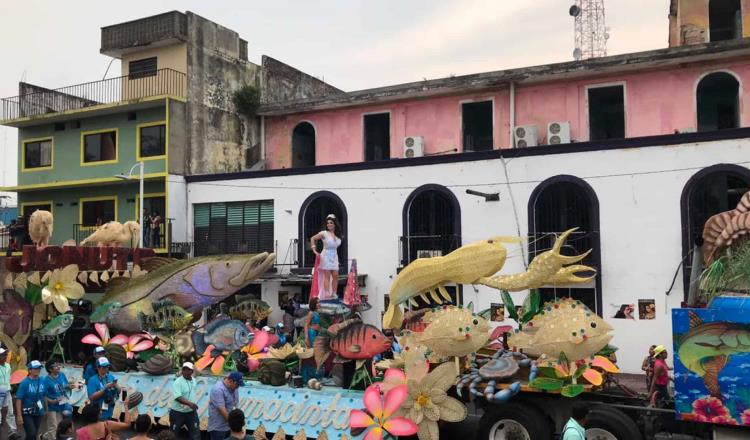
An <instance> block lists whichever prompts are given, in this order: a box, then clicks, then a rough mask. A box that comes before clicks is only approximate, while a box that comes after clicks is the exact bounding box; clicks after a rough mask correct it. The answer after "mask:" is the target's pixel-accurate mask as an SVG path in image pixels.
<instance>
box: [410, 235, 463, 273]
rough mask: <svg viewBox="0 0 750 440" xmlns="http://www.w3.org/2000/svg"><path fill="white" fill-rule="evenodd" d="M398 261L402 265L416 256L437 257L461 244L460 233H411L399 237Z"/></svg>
mask: <svg viewBox="0 0 750 440" xmlns="http://www.w3.org/2000/svg"><path fill="white" fill-rule="evenodd" d="M398 240H399V246H398V250H399V262H400V265H401V267H404V266H406V265H408V264H409V263H411V262H412V261H414V260H416V259H417V258H429V257H439V256H442V255H446V254H448V253H450V252H451V251H453V250H455V249H458V248H459V247H460V246H461V236H460V235H412V236H409V237H399V238H398Z"/></svg>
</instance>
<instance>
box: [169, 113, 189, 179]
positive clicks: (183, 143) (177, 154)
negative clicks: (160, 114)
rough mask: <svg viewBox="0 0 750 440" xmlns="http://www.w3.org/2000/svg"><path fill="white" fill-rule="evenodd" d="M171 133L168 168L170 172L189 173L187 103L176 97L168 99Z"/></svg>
mask: <svg viewBox="0 0 750 440" xmlns="http://www.w3.org/2000/svg"><path fill="white" fill-rule="evenodd" d="M168 105H169V110H168V111H167V114H168V115H169V134H168V138H167V139H168V140H169V143H168V145H167V149H168V151H167V153H168V155H167V169H168V170H169V173H170V174H179V175H185V173H187V157H188V154H189V151H188V148H189V132H188V128H187V104H186V103H184V102H180V101H177V100H174V99H170V100H168Z"/></svg>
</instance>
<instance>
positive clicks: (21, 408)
mask: <svg viewBox="0 0 750 440" xmlns="http://www.w3.org/2000/svg"><path fill="white" fill-rule="evenodd" d="M28 368H29V375H28V376H27V377H26V378H25V379H24V380H23V382H21V384H20V385H18V391H16V414H22V415H23V417H22V418H20V419H17V420H16V423H17V424H18V426H22V425H23V429H24V431H26V438H27V439H34V440H35V439H36V438H37V434H38V433H39V427H40V425H41V423H42V417H43V416H44V401H45V396H46V395H47V390H46V389H45V388H44V383H43V382H42V380H41V379H40V378H39V373H40V372H41V370H42V363H41V362H39V361H37V360H33V361H31V362H29V365H28Z"/></svg>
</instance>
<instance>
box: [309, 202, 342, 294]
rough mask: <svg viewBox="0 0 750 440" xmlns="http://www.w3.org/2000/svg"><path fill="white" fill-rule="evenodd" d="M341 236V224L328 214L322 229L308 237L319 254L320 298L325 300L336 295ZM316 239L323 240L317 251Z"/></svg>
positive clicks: (315, 252)
mask: <svg viewBox="0 0 750 440" xmlns="http://www.w3.org/2000/svg"><path fill="white" fill-rule="evenodd" d="M342 237H343V234H342V231H341V225H340V224H339V222H338V220H337V219H336V216H335V215H333V214H328V216H327V217H326V221H325V223H324V225H323V230H322V231H320V232H318V233H317V234H315V235H313V236H312V237H310V247H311V248H312V251H313V253H314V254H315V255H320V266H319V267H318V269H319V270H320V271H321V272H322V274H323V288H322V289H321V292H320V299H321V300H327V299H332V298H335V297H336V287H337V286H338V279H339V253H338V248H339V246H341V238H342ZM318 240H323V251H322V252H318V250H317V248H316V247H315V245H316V244H317V242H318Z"/></svg>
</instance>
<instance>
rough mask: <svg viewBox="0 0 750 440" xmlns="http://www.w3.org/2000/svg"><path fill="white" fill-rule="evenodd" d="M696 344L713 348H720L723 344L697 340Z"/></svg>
mask: <svg viewBox="0 0 750 440" xmlns="http://www.w3.org/2000/svg"><path fill="white" fill-rule="evenodd" d="M695 345H699V346H701V347H711V348H718V347H720V346H721V344H709V343H708V342H696V343H695Z"/></svg>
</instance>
